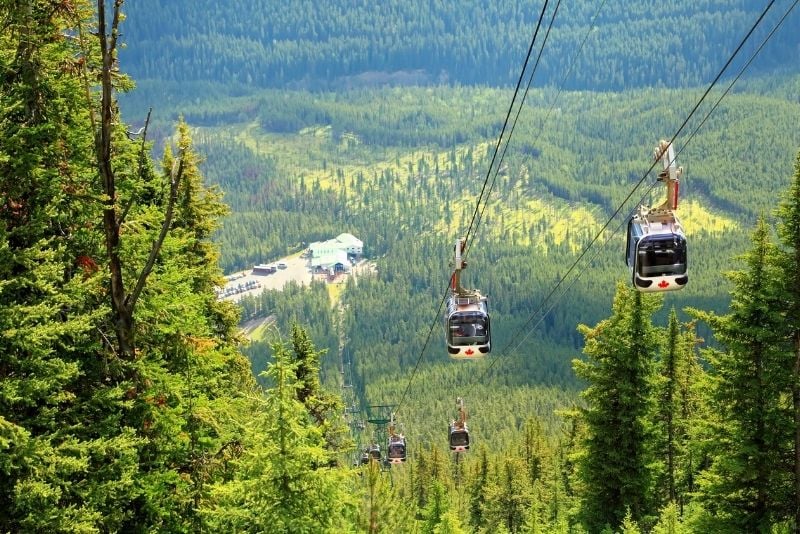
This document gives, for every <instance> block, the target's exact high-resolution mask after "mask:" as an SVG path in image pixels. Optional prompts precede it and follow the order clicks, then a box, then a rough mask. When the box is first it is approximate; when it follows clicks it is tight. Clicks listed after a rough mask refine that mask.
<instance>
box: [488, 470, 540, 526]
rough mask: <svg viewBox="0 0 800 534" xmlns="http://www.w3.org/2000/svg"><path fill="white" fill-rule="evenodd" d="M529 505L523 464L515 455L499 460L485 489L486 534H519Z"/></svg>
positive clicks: (528, 487)
mask: <svg viewBox="0 0 800 534" xmlns="http://www.w3.org/2000/svg"><path fill="white" fill-rule="evenodd" d="M530 502H531V484H530V482H529V479H528V477H527V473H526V469H525V462H524V460H522V459H521V458H518V457H516V456H509V457H506V458H504V459H503V463H502V465H501V466H499V468H498V472H497V473H496V475H495V476H494V477H493V478H492V479H491V480H490V483H489V485H488V486H487V487H486V504H485V510H484V518H485V521H486V525H487V528H488V529H489V530H490V531H495V530H496V529H500V528H502V529H504V530H505V531H507V532H520V531H521V530H522V529H523V527H524V525H525V521H526V516H527V515H528V514H527V511H528V508H529V507H530Z"/></svg>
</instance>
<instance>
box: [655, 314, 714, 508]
mask: <svg viewBox="0 0 800 534" xmlns="http://www.w3.org/2000/svg"><path fill="white" fill-rule="evenodd" d="M665 334H666V340H665V343H664V345H663V346H664V350H663V354H662V356H661V358H660V360H659V363H658V375H657V379H656V382H655V384H656V386H655V387H654V391H653V392H654V396H655V402H654V406H655V412H654V418H655V424H654V433H655V439H654V441H655V448H656V450H655V453H656V454H657V455H658V460H659V463H660V464H661V465H663V467H662V468H661V469H659V477H658V478H659V479H658V480H657V483H656V486H657V488H658V489H657V497H658V498H659V499H660V501H661V503H662V504H664V503H668V502H676V503H679V504H680V506H681V507H682V506H683V504H685V502H686V498H687V495H688V494H689V493H690V492H691V491H693V488H692V481H693V477H694V475H695V474H696V473H695V471H696V466H694V465H693V462H692V453H693V451H692V446H691V443H690V441H691V428H692V426H693V418H694V417H695V416H696V415H697V413H698V410H699V407H698V402H699V399H698V395H697V391H696V389H697V384H698V383H699V381H701V380H702V379H703V374H704V372H703V370H702V368H701V367H700V365H699V363H698V362H697V356H696V344H697V342H698V339H697V335H696V333H695V325H694V323H689V324H686V325H681V324H680V323H679V322H678V317H677V314H676V312H675V310H674V309H673V310H672V311H671V312H670V315H669V319H668V324H667V329H666V332H665Z"/></svg>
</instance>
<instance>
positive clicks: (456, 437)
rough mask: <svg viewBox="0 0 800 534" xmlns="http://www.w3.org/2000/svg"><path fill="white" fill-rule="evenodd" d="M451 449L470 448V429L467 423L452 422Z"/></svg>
mask: <svg viewBox="0 0 800 534" xmlns="http://www.w3.org/2000/svg"><path fill="white" fill-rule="evenodd" d="M450 450H451V451H453V452H464V451H468V450H469V429H467V424H466V423H458V422H456V421H453V422H452V423H450Z"/></svg>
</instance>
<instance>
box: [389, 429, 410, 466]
mask: <svg viewBox="0 0 800 534" xmlns="http://www.w3.org/2000/svg"><path fill="white" fill-rule="evenodd" d="M386 451H387V452H386V456H387V458H388V460H389V462H390V463H393V464H400V463H403V462H405V461H406V438H405V437H404V436H401V435H394V436H389V444H388V447H387V449H386Z"/></svg>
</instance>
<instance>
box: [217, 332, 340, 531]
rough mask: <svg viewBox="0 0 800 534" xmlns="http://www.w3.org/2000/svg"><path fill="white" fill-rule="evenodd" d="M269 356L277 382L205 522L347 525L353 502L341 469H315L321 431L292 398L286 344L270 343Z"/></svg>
mask: <svg viewBox="0 0 800 534" xmlns="http://www.w3.org/2000/svg"><path fill="white" fill-rule="evenodd" d="M272 353H273V355H274V357H275V362H274V363H273V364H271V365H270V367H269V369H268V371H267V374H268V375H269V377H270V378H271V379H272V381H273V383H274V384H275V386H274V388H273V389H272V390H270V392H269V394H268V395H267V398H266V399H265V400H264V402H263V411H262V412H261V413H260V414H259V417H258V419H257V420H256V421H253V424H251V425H249V428H247V430H246V435H245V437H244V443H243V454H242V457H241V458H240V459H239V460H237V461H236V463H237V469H236V470H235V473H234V476H233V480H231V481H230V482H218V483H216V484H215V485H214V487H213V488H212V490H211V491H212V495H211V499H210V502H209V505H208V506H207V508H206V509H205V510H204V515H205V517H206V522H207V525H208V526H209V527H211V528H212V529H215V530H220V531H227V532H232V531H249V532H339V531H341V530H348V529H349V528H351V527H352V521H353V520H354V512H355V503H354V501H353V498H352V496H351V495H350V494H349V492H346V491H344V488H345V487H346V484H345V478H344V472H343V471H337V470H331V469H328V468H323V467H314V466H319V465H322V464H323V460H324V459H325V458H326V456H327V453H326V452H325V448H324V440H323V438H322V434H321V432H320V430H319V429H318V428H317V427H316V425H314V424H313V423H311V420H310V417H309V414H308V412H307V411H306V409H305V407H304V406H303V404H302V403H300V401H298V400H297V389H298V388H299V387H301V386H300V384H298V383H297V382H296V380H295V378H294V376H295V373H296V368H295V365H294V364H292V363H290V353H289V349H288V348H287V347H285V346H283V345H282V344H280V343H277V342H276V343H274V344H273V345H272Z"/></svg>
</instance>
